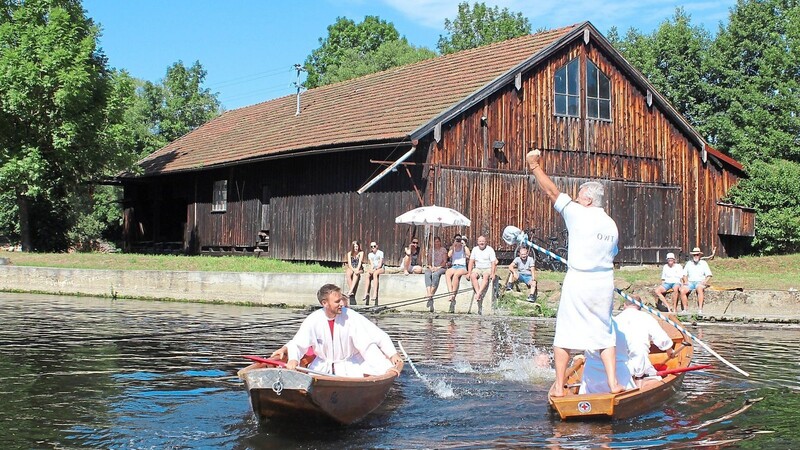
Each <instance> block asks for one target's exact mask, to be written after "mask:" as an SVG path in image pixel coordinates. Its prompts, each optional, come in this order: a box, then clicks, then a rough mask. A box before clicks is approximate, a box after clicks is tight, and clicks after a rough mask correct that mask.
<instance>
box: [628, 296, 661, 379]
mask: <svg viewBox="0 0 800 450" xmlns="http://www.w3.org/2000/svg"><path fill="white" fill-rule="evenodd" d="M631 297H633V298H634V299H636V300H638V301H640V302H641V301H642V299H641V297H639V296H638V295H631ZM623 308H624V309H623V310H622V312H621V313H619V314H617V316H616V317H614V322H616V324H617V336H618V339H617V342H619V336H621V337H622V339H624V340H625V344H626V346H627V347H628V355H627V356H628V362H627V366H628V369H629V370H630V372H631V375H633V378H634V380H636V384H637V385H638V386H639V387H641V383H642V380H643V379H645V378H647V377H654V376H656V369H655V368H654V367H653V364H652V363H651V362H650V358H649V355H650V343H651V342H652V343H653V344H654V345H655V346H656V347H658V348H660V349H661V350H664V351H666V353H667V356H669V357H672V355H673V350H672V339H671V338H670V337H669V335H668V334H667V332H666V331H664V329H663V328H661V326H660V325H659V324H658V322H657V321H656V319H655V318H654V317H653V316H651V315H650V314H648V313H646V312H644V311H641V310H640V308H639V305H637V304H636V303H634V302H632V301H630V300H629V299H627V298H626V299H625V304H624V306H623ZM617 345H619V344H617ZM620 353H621V352H620V348H619V346H618V347H617V354H618V355H619V354H620Z"/></svg>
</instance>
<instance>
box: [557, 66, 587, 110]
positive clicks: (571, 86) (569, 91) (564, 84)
mask: <svg viewBox="0 0 800 450" xmlns="http://www.w3.org/2000/svg"><path fill="white" fill-rule="evenodd" d="M579 74H580V61H579V60H578V58H575V59H573V60H572V61H570V62H568V63H567V64H565V65H564V66H563V67H561V68H560V69H558V70H557V71H556V75H555V90H556V98H555V104H556V115H557V116H568V117H580V114H581V113H580V111H581V108H580V106H581V101H580V89H579V85H580V77H579V76H578V75H579Z"/></svg>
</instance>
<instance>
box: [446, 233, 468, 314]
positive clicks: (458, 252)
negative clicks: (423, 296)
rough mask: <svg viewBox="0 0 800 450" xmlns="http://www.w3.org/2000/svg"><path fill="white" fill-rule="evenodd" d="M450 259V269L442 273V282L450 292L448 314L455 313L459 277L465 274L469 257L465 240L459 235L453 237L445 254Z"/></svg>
mask: <svg viewBox="0 0 800 450" xmlns="http://www.w3.org/2000/svg"><path fill="white" fill-rule="evenodd" d="M447 257H448V258H449V259H450V268H449V269H447V271H446V272H445V273H444V281H445V283H447V290H448V291H450V312H451V313H454V312H456V295H457V294H458V285H459V284H460V283H461V277H463V276H464V275H466V274H467V261H468V260H469V257H470V251H469V247H467V240H466V238H464V237H463V236H461V235H460V234H456V235H455V237H453V245H452V246H451V247H450V250H449V251H448V252H447Z"/></svg>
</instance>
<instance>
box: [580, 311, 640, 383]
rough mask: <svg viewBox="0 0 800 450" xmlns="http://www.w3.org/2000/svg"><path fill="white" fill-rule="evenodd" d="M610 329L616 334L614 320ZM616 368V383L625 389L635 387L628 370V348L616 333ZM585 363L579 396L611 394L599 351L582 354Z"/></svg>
mask: <svg viewBox="0 0 800 450" xmlns="http://www.w3.org/2000/svg"><path fill="white" fill-rule="evenodd" d="M611 327H612V329H613V331H614V332H616V331H617V330H616V328H617V325H616V323H615V322H614V320H613V319H612V320H611ZM616 336H617V340H616V353H615V355H616V361H615V362H616V368H617V383H619V385H620V386H622V387H624V388H625V389H626V390H627V389H633V388H634V387H636V383H634V382H633V375H631V372H630V370H629V369H628V364H627V362H628V348H627V344H626V343H625V337H624V336H623V335H621V334H620V333H618V332H617V333H616ZM583 356H584V357H585V358H586V362H585V363H584V365H583V377H581V386H580V388H578V393H579V394H605V393H608V392H611V390H610V389H609V387H608V378H607V377H606V368H605V366H604V365H603V360H602V359H600V350H586V351H584V352H583Z"/></svg>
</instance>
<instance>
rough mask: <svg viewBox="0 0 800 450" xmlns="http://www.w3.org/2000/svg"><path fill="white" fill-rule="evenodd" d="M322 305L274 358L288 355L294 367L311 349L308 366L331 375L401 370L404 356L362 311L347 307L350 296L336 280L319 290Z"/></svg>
mask: <svg viewBox="0 0 800 450" xmlns="http://www.w3.org/2000/svg"><path fill="white" fill-rule="evenodd" d="M317 300H319V302H320V304H321V305H322V308H321V309H318V310H317V311H314V312H313V313H311V314H310V315H309V316H308V317H306V319H305V320H304V321H303V323H302V324H300V329H299V330H298V331H297V333H296V334H295V335H294V337H293V338H292V340H290V341H289V342H288V343H287V344H286V345H285V346H283V347H281V348H280V349H279V350H277V351H275V352H274V353H273V354H272V358H277V359H283V358H284V357H286V358H287V359H288V361H287V363H286V367H287V368H288V369H292V370H293V369H295V368H296V367H297V364H298V363H299V361H300V358H302V357H303V355H305V354H306V352H308V350H309V349H312V350H313V352H314V355H316V357H315V358H314V360H313V361H311V363H310V364H309V367H308V368H309V369H311V370H314V371H317V372H324V373H328V374H331V375H339V376H345V377H362V376H364V375H383V374H385V373H386V372H388V371H390V370H391V371H395V372H397V374H398V375H399V374H400V371H401V370H403V359H402V358H401V357H400V355H398V354H397V349H395V347H394V344H393V343H392V340H391V338H390V337H389V335H388V334H386V333H385V332H384V331H383V330H381V329H380V328H378V326H377V325H375V324H374V323H372V322H371V321H370V320H369V319H367V318H366V317H364V316H363V315H361V314H359V313H357V312H356V311H353V310H352V309H350V308H345V307H344V306H345V304H346V303H347V299H346V298H345V297H344V295H342V291H341V289H340V288H339V287H338V286H336V285H334V284H326V285H324V286H322V287H321V288H320V289H319V291H317Z"/></svg>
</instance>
